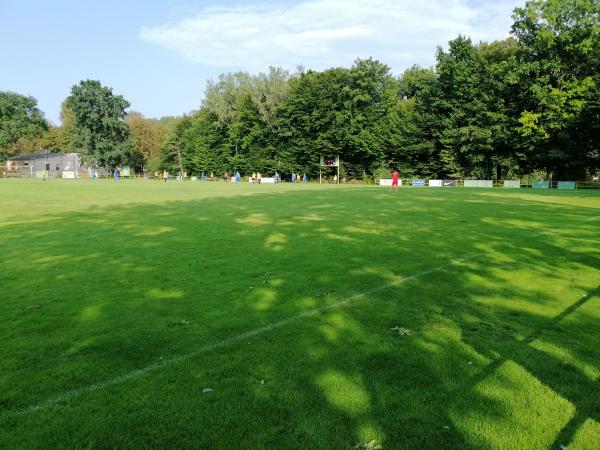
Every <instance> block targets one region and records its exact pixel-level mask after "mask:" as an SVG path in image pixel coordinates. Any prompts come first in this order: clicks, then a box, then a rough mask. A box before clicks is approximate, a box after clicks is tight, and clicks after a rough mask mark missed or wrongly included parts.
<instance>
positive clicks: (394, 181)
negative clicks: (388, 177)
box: [390, 170, 400, 192]
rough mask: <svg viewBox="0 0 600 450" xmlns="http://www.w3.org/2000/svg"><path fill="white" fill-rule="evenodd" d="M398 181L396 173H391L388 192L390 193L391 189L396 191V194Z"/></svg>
mask: <svg viewBox="0 0 600 450" xmlns="http://www.w3.org/2000/svg"><path fill="white" fill-rule="evenodd" d="M399 180H400V174H399V173H398V171H396V170H394V172H393V173H392V186H391V187H390V192H392V189H396V192H398V184H399Z"/></svg>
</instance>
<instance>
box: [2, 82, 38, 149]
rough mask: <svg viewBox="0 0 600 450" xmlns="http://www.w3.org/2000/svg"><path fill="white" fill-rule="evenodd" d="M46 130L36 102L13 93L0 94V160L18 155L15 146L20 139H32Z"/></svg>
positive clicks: (31, 98) (33, 99)
mask: <svg viewBox="0 0 600 450" xmlns="http://www.w3.org/2000/svg"><path fill="white" fill-rule="evenodd" d="M47 130H48V123H47V122H46V119H44V114H43V113H42V112H41V111H40V110H39V109H38V108H37V100H36V99H35V98H33V97H26V96H24V95H19V94H16V93H14V92H0V160H2V159H3V157H6V156H7V155H10V154H12V153H18V149H15V148H14V147H15V145H16V144H18V142H19V140H22V139H34V138H36V137H39V136H41V135H42V134H43V133H44V132H45V131H47Z"/></svg>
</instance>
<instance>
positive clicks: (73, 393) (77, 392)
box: [0, 256, 473, 417]
mask: <svg viewBox="0 0 600 450" xmlns="http://www.w3.org/2000/svg"><path fill="white" fill-rule="evenodd" d="M472 258H473V256H471V257H469V256H467V257H463V258H458V259H454V260H452V261H450V262H448V263H445V264H442V265H440V266H436V267H433V268H431V269H427V270H425V271H423V272H419V273H416V274H414V275H410V276H407V277H403V278H400V279H398V280H396V281H392V282H391V283H388V284H385V285H382V286H378V287H375V288H373V289H369V290H367V291H365V292H362V293H360V294H356V295H352V296H350V297H347V298H345V299H343V300H339V301H337V302H334V303H330V304H328V305H325V306H321V307H319V308H315V309H311V310H309V311H305V312H303V313H300V314H297V315H295V316H292V317H289V318H287V319H283V320H280V321H278V322H273V323H270V324H268V325H265V326H262V327H258V328H255V329H253V330H250V331H247V332H246V333H242V334H236V335H235V336H230V337H228V338H225V339H223V340H221V341H218V342H214V343H212V344H208V345H205V346H203V347H200V348H199V349H198V350H196V351H194V352H191V353H187V354H185V355H181V356H176V357H173V358H170V359H166V360H163V361H160V362H156V363H154V364H150V365H148V366H146V367H142V368H141V369H137V370H133V371H131V372H128V373H125V374H123V375H119V376H117V377H115V378H111V379H109V380H106V381H101V382H100V383H96V384H91V385H89V386H84V387H81V388H78V389H73V390H70V391H66V392H64V393H63V394H60V395H58V396H56V397H54V398H50V399H48V400H44V401H43V402H41V403H38V404H36V405H31V406H29V407H27V408H24V409H21V410H18V411H5V412H4V413H2V414H0V417H3V416H22V415H27V414H31V413H33V412H36V411H39V410H42V409H45V408H48V407H50V406H52V405H55V404H57V403H62V402H64V401H67V400H70V399H72V398H76V397H80V396H82V395H84V394H87V393H90V392H94V391H98V390H101V389H104V388H107V387H110V386H114V385H116V384H120V383H124V382H125V381H128V380H131V379H133V378H137V377H139V376H141V375H144V374H146V373H149V372H154V371H157V370H159V369H161V368H163V367H165V366H167V365H170V364H176V363H179V362H182V361H187V360H188V359H192V358H195V357H197V356H199V355H202V354H204V353H207V352H210V351H211V350H215V349H218V348H221V347H225V346H226V345H228V344H232V343H234V342H239V341H243V340H245V339H249V338H252V337H254V336H257V335H259V334H263V333H267V332H269V331H271V330H274V329H276V328H281V327H284V326H286V325H288V324H290V323H292V322H295V321H297V320H300V319H303V318H305V317H312V316H315V315H317V314H319V313H322V312H324V311H327V310H330V309H333V308H338V307H340V306H344V305H348V304H349V303H352V302H355V301H357V300H361V299H363V298H365V297H366V296H368V295H370V294H374V293H376V292H379V291H383V290H385V289H389V288H391V287H394V286H397V285H399V284H402V283H405V282H407V281H410V280H414V279H416V278H420V277H422V276H425V275H428V274H430V273H433V272H438V271H440V270H443V269H444V268H446V267H448V266H451V265H455V264H457V263H461V262H465V261H466V260H468V259H472Z"/></svg>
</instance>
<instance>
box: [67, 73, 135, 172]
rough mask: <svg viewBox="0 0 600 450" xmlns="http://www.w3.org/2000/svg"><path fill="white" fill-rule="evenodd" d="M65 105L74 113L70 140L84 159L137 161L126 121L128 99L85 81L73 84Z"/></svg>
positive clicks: (104, 163) (108, 164)
mask: <svg viewBox="0 0 600 450" xmlns="http://www.w3.org/2000/svg"><path fill="white" fill-rule="evenodd" d="M65 104H66V106H67V108H68V109H69V111H71V113H72V115H73V143H74V145H75V146H76V147H77V149H78V150H79V151H80V152H81V153H82V156H83V158H84V160H86V161H87V162H88V163H91V164H95V165H99V166H105V167H112V166H116V165H119V164H132V163H133V164H135V163H136V162H137V161H136V158H135V154H134V152H133V145H132V142H131V140H130V132H129V127H128V126H127V124H126V123H125V115H126V112H125V110H126V109H127V108H128V107H129V102H128V101H127V100H125V99H124V98H123V97H122V96H120V95H114V94H113V92H112V89H111V88H109V87H105V86H102V85H101V84H100V82H99V81H95V80H85V81H81V82H80V83H79V84H77V85H75V86H73V87H72V89H71V95H70V96H69V97H67V100H66V103H65Z"/></svg>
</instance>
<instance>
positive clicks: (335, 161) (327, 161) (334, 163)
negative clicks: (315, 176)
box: [319, 155, 340, 184]
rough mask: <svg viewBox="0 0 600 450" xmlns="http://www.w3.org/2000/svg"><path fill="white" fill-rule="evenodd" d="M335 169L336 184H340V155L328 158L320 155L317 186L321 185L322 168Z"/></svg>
mask: <svg viewBox="0 0 600 450" xmlns="http://www.w3.org/2000/svg"><path fill="white" fill-rule="evenodd" d="M323 167H328V168H330V167H335V168H336V169H337V183H338V184H339V182H340V155H335V156H329V155H321V164H320V166H319V184H321V183H322V168H323Z"/></svg>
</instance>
